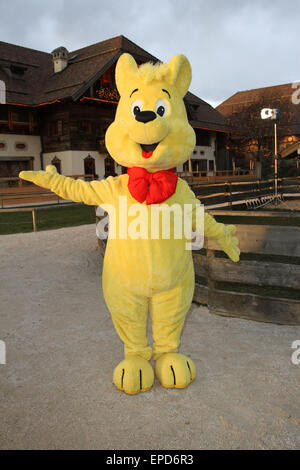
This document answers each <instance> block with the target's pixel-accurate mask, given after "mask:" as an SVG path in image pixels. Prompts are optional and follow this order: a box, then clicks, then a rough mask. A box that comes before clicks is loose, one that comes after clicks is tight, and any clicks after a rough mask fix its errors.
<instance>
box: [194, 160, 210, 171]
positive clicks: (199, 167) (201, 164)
mask: <svg viewBox="0 0 300 470" xmlns="http://www.w3.org/2000/svg"><path fill="white" fill-rule="evenodd" d="M191 162H192V171H196V172H199V171H207V159H206V158H201V159H200V160H191Z"/></svg>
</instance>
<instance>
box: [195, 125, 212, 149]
mask: <svg viewBox="0 0 300 470" xmlns="http://www.w3.org/2000/svg"><path fill="white" fill-rule="evenodd" d="M195 133H196V145H202V146H205V147H209V132H208V131H205V130H203V129H195Z"/></svg>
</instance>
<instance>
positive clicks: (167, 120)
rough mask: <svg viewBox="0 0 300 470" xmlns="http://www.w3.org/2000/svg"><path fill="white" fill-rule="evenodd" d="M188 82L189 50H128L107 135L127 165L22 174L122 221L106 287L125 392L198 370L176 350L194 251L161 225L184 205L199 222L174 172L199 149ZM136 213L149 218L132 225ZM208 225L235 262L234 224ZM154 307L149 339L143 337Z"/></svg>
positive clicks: (178, 380) (108, 257)
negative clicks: (148, 56)
mask: <svg viewBox="0 0 300 470" xmlns="http://www.w3.org/2000/svg"><path fill="white" fill-rule="evenodd" d="M190 81H191V67H190V64H189V61H188V60H187V58H186V57H185V56H183V55H175V56H174V57H173V58H172V59H171V60H170V61H169V63H168V64H162V63H157V64H155V65H153V64H151V63H146V64H143V65H141V66H138V65H137V64H136V62H135V60H134V58H133V57H132V56H131V55H129V54H123V55H122V56H121V57H120V58H119V60H118V63H117V66H116V85H117V88H118V91H119V94H120V101H119V104H118V107H117V112H116V116H115V120H114V122H113V123H112V124H111V125H110V126H109V128H108V130H107V133H106V147H107V149H108V151H109V153H110V155H111V156H112V157H113V158H114V160H115V161H116V162H117V163H118V164H120V165H123V166H125V167H127V168H128V170H127V174H124V175H120V176H117V177H108V178H107V179H106V180H101V181H92V182H90V183H88V182H85V181H82V180H76V181H75V180H74V179H72V178H68V177H65V176H62V175H59V174H58V173H57V171H56V169H55V167H53V166H51V165H50V166H48V167H47V168H46V171H25V172H21V174H20V177H21V178H23V179H26V180H28V181H33V182H34V183H36V184H38V185H39V186H43V187H46V188H50V189H51V190H52V191H54V192H55V193H56V194H58V195H60V196H61V197H63V198H65V199H71V200H73V201H75V202H84V203H85V204H89V205H94V206H101V207H103V208H105V210H107V211H108V212H109V215H110V222H111V220H115V221H116V227H115V230H113V231H112V230H111V227H110V231H109V237H108V243H107V247H106V252H105V257H104V266H103V276H102V285H103V293H104V298H105V301H106V304H107V307H108V309H109V311H110V313H111V316H112V320H113V323H114V326H115V328H116V331H117V332H118V334H119V337H120V339H121V340H122V342H123V343H124V353H125V359H124V360H122V361H121V362H120V363H119V365H118V366H117V367H116V368H115V370H114V374H113V382H114V384H115V386H116V387H117V388H118V389H119V390H122V391H124V392H126V393H128V394H136V393H139V392H143V391H146V390H149V389H150V388H151V387H152V385H153V383H154V371H155V374H156V377H157V378H158V380H159V382H160V383H161V385H162V386H164V387H175V388H185V387H187V386H188V385H189V384H190V383H191V382H192V381H193V380H194V379H195V377H196V367H195V364H194V362H193V361H192V360H191V359H190V358H189V357H187V356H185V355H184V354H181V353H179V352H178V349H179V345H180V336H181V331H182V327H183V325H184V321H185V317H186V313H187V312H188V310H189V308H190V305H191V302H192V299H193V293H194V268H193V260H192V254H191V250H190V249H187V248H186V246H187V245H186V242H187V240H189V241H190V238H189V237H188V236H187V235H186V233H184V234H182V232H181V236H178V233H176V230H175V228H174V227H175V225H176V224H175V223H174V227H172V228H170V230H169V232H168V236H167V237H165V236H164V234H163V233H162V230H161V222H162V218H163V215H164V213H165V212H166V211H167V212H168V211H169V215H170V213H172V217H173V218H172V221H174V220H175V212H176V218H177V219H176V223H177V225H178V222H180V223H181V222H182V219H183V216H184V214H185V210H184V208H185V207H189V215H190V219H191V226H192V227H193V229H194V230H195V229H196V228H199V224H198V219H197V213H198V209H199V206H200V201H199V200H198V199H197V198H196V196H195V195H194V193H193V192H192V191H191V190H190V188H189V186H188V184H187V183H186V182H185V181H184V180H182V179H181V178H178V177H177V174H176V172H175V168H176V167H178V166H179V165H181V164H182V163H183V162H185V161H186V160H187V159H188V158H189V156H190V155H191V154H192V152H193V149H194V147H195V133H194V131H193V129H192V127H191V126H190V124H189V122H188V119H187V114H186V109H185V105H184V101H183V97H184V96H185V94H186V92H187V90H188V87H189V85H190ZM154 209H155V210H156V212H155V211H154ZM175 209H176V210H175ZM137 213H139V214H140V215H142V216H143V218H141V219H139V223H138V224H137V223H136V222H135V223H136V225H132V224H134V221H133V220H132V218H133V216H136V214H137ZM142 219H143V220H146V219H147V221H148V222H149V223H147V224H146V229H145V230H144V231H143V233H141V232H140V233H139V232H138V231H137V230H131V229H132V226H134V227H135V228H137V225H139V224H140V225H141V221H142ZM168 220H169V221H170V220H171V217H169V219H168ZM120 221H122V222H123V225H122V227H123V228H122V230H121V228H120V224H121V222H120ZM124 226H125V229H124ZM150 227H151V230H150ZM202 229H203V231H204V235H205V236H207V237H213V238H215V239H216V240H217V242H218V244H219V245H220V247H221V248H222V249H223V250H224V251H225V253H227V255H228V256H229V257H230V258H231V259H232V260H233V261H238V259H239V249H238V246H237V245H238V240H237V238H235V237H234V236H233V235H234V232H235V227H234V226H225V225H224V224H221V223H217V222H216V221H215V220H214V219H213V217H211V216H210V215H209V214H207V213H204V215H203V218H202ZM112 232H114V233H112ZM149 313H150V317H151V323H152V336H153V344H152V345H149V344H148V339H147V334H146V329H147V318H148V314H149ZM151 359H152V360H153V361H154V363H155V367H154V370H153V367H152V365H151V363H150V360H151Z"/></svg>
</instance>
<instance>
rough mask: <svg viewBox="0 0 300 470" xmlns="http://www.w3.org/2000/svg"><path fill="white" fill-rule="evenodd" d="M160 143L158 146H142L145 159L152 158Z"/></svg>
mask: <svg viewBox="0 0 300 470" xmlns="http://www.w3.org/2000/svg"><path fill="white" fill-rule="evenodd" d="M158 144H159V142H157V143H156V144H150V145H148V144H140V146H141V149H142V155H143V157H144V158H150V157H151V155H152V153H153V152H154V150H155V149H156V147H157V146H158Z"/></svg>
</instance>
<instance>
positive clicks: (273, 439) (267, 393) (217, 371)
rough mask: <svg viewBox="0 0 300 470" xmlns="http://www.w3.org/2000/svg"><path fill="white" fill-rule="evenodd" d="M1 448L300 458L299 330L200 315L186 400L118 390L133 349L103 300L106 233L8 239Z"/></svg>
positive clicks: (1, 326) (196, 310) (189, 345)
mask: <svg viewBox="0 0 300 470" xmlns="http://www.w3.org/2000/svg"><path fill="white" fill-rule="evenodd" d="M0 251H1V258H0V259H1V270H0V273H1V283H0V289H1V314H0V315H1V316H0V339H1V340H3V341H5V343H6V351H7V361H6V362H7V363H6V365H3V364H2V365H0V417H1V419H0V448H1V449H107V450H110V449H130V450H132V449H154V450H160V449H168V450H170V449H183V450H189V449H296V448H299V447H300V408H299V402H300V387H299V385H300V364H299V365H294V364H292V362H291V355H292V352H293V349H292V348H291V344H292V342H293V341H295V340H297V339H298V340H300V328H299V327H291V326H278V325H272V324H263V323H255V322H250V321H246V320H240V319H232V318H224V317H218V316H215V315H211V314H210V313H209V312H208V310H207V309H206V308H205V307H198V306H196V305H193V306H192V308H191V310H190V312H189V314H188V317H187V321H186V324H185V327H184V331H183V336H182V347H181V351H182V352H184V353H185V354H188V355H191V357H192V358H193V359H194V361H195V363H196V367H197V371H198V375H197V378H196V381H195V382H194V383H193V384H191V385H190V387H188V388H187V389H185V390H176V389H164V388H162V387H161V386H160V385H159V383H158V382H157V381H156V382H155V384H154V387H153V388H152V389H151V390H150V391H148V392H145V393H141V394H138V395H135V396H129V395H126V394H124V393H123V392H120V391H118V390H117V389H116V388H115V387H114V386H113V384H112V372H113V368H114V367H115V366H116V364H117V363H118V362H119V361H120V360H121V359H122V356H123V347H122V344H121V343H120V341H119V339H118V337H117V334H116V332H115V331H114V328H113V326H112V322H111V319H110V316H109V313H108V311H107V309H106V307H105V304H104V301H103V296H102V292H101V265H102V260H101V257H100V254H99V251H98V248H97V242H96V237H95V227H94V226H93V225H86V226H80V227H74V228H66V229H60V230H53V231H45V232H38V233H26V234H17V235H5V236H2V237H1V242H0Z"/></svg>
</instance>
